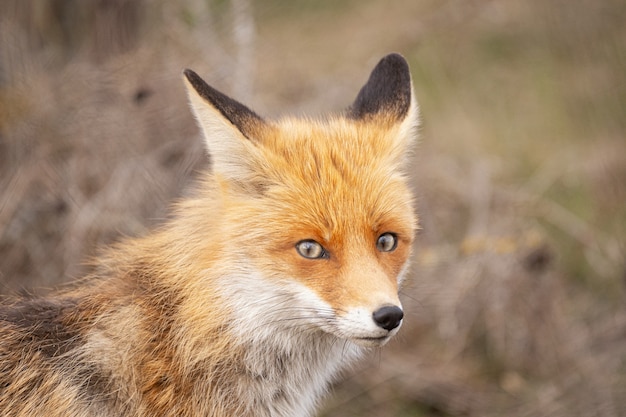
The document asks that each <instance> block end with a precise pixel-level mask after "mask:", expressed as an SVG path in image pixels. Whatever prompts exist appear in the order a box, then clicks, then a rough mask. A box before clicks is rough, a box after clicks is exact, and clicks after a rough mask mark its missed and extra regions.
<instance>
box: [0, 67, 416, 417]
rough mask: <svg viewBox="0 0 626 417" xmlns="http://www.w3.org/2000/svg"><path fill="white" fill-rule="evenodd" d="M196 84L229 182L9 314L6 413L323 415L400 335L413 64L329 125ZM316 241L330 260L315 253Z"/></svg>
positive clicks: (383, 74)
mask: <svg viewBox="0 0 626 417" xmlns="http://www.w3.org/2000/svg"><path fill="white" fill-rule="evenodd" d="M185 75H186V82H187V86H188V91H189V96H190V101H191V103H192V108H193V109H194V112H195V114H196V116H197V118H198V120H199V123H200V125H201V127H202V128H203V131H204V133H205V138H206V142H207V148H208V149H209V152H211V157H212V170H211V172H208V173H206V174H205V175H204V176H203V177H202V178H201V181H200V186H199V187H198V190H197V193H196V196H195V197H194V198H191V199H188V200H185V201H182V202H180V203H179V204H178V205H177V206H176V216H175V217H174V219H173V220H172V221H170V222H169V223H167V224H165V225H164V226H163V227H162V228H161V229H160V230H158V231H156V232H154V233H152V234H150V235H148V236H146V237H144V238H139V239H130V240H128V241H125V242H123V243H121V244H119V245H117V246H116V247H113V248H111V249H110V250H108V251H107V252H106V253H105V255H104V256H103V257H102V258H101V259H100V260H99V261H98V268H97V270H96V272H95V273H94V274H93V275H92V276H90V277H87V278H86V279H85V280H84V281H83V282H81V283H80V285H77V286H76V288H75V289H73V290H69V291H65V292H62V293H58V294H56V295H54V296H53V297H51V298H49V299H45V300H43V299H36V300H15V301H14V302H13V303H12V304H10V305H7V306H4V307H1V308H0V337H1V341H2V343H1V344H0V413H1V414H2V415H3V416H6V417H22V416H50V417H55V416H59V417H60V416H75V417H78V416H81V417H83V416H84V417H87V416H103V417H112V416H137V417H144V416H145V417H148V416H150V417H154V416H163V417H165V416H172V417H173V416H187V417H192V416H193V417H195V416H205V417H208V416H211V417H221V416H224V417H225V416H241V417H245V416H273V417H280V416H309V415H311V413H312V412H313V411H314V409H315V406H316V405H317V403H318V401H319V398H320V397H321V395H322V394H323V393H324V391H325V390H326V388H327V386H328V384H329V382H330V381H332V379H333V378H334V377H335V376H336V374H337V373H338V372H339V371H340V370H342V369H344V368H345V367H346V366H347V365H348V364H349V363H351V362H352V361H353V360H354V359H356V358H357V357H358V356H359V355H360V353H361V352H362V350H363V347H364V346H382V345H383V344H384V343H386V342H387V341H388V340H389V338H390V337H392V336H393V335H394V334H395V332H397V330H398V328H399V325H400V323H401V319H402V310H401V306H400V302H399V300H398V296H397V293H398V288H399V285H400V284H401V282H402V279H403V276H404V274H405V271H406V265H407V261H408V259H409V256H410V252H411V244H412V241H413V234H414V230H415V228H416V222H417V220H416V218H415V215H414V213H413V206H412V198H411V194H410V191H409V188H408V186H407V181H406V177H405V174H404V169H405V165H406V155H407V152H408V150H409V148H410V146H411V144H412V143H413V138H414V136H415V132H414V128H415V127H416V124H417V105H416V103H415V100H414V98H413V95H412V88H411V85H410V78H409V77H408V67H407V66H406V62H405V61H404V59H403V58H401V57H400V56H399V55H390V56H388V57H386V58H384V59H383V61H381V63H380V64H379V65H378V66H377V68H376V69H375V70H374V72H373V73H372V76H371V77H370V80H369V81H368V83H367V84H366V85H365V86H364V88H363V89H362V90H361V93H360V94H359V96H358V97H357V100H356V101H355V104H354V105H353V107H352V108H351V109H350V111H349V112H348V113H346V114H344V115H338V116H333V117H329V118H327V119H323V120H300V119H293V118H285V119H282V120H278V121H265V120H263V119H262V118H260V117H259V116H257V115H256V114H254V113H253V112H251V111H250V110H249V109H247V108H245V106H243V105H241V104H239V103H237V102H234V101H233V100H231V99H229V98H227V97H226V96H223V95H221V93H219V92H216V91H215V90H213V89H212V88H211V87H209V86H206V85H205V84H204V82H203V81H202V80H201V79H200V78H199V77H197V75H195V74H193V73H191V72H186V73H185ZM386 234H387V237H388V238H389V236H393V241H394V242H395V246H394V247H389V248H388V249H389V250H387V249H385V250H383V249H381V246H380V245H379V241H380V239H381V236H384V235H386ZM303 240H311V241H315V242H317V243H316V244H319V245H321V247H323V249H324V252H323V254H324V256H320V257H319V258H316V259H309V258H306V257H304V256H303V255H302V253H300V252H299V251H298V249H297V247H298V244H299V242H301V241H303ZM338 340H343V341H344V343H336V342H337V341H338Z"/></svg>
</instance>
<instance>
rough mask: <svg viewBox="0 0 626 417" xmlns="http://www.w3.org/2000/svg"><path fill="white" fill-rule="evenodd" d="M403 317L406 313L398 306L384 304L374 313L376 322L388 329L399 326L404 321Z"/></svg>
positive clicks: (373, 316)
mask: <svg viewBox="0 0 626 417" xmlns="http://www.w3.org/2000/svg"><path fill="white" fill-rule="evenodd" d="M402 317H404V313H403V312H402V309H401V308H400V307H398V306H384V307H381V308H379V309H378V310H376V311H374V313H373V314H372V318H373V319H374V322H375V323H376V324H377V325H378V326H379V327H382V328H383V329H385V330H387V331H391V330H393V329H395V328H396V327H398V326H399V325H400V322H401V321H402Z"/></svg>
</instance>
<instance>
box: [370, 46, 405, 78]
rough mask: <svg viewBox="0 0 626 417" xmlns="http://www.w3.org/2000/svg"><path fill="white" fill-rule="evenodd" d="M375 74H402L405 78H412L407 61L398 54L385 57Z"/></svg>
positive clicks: (377, 66)
mask: <svg viewBox="0 0 626 417" xmlns="http://www.w3.org/2000/svg"><path fill="white" fill-rule="evenodd" d="M374 72H383V73H385V74H390V73H395V74H401V75H402V76H403V78H404V77H410V75H409V74H410V73H411V72H410V69H409V63H408V62H407V61H406V59H405V58H404V57H403V56H402V55H400V54H399V53H397V52H394V53H391V54H389V55H386V56H385V57H383V58H382V59H381V60H380V62H379V63H378V65H376V68H374Z"/></svg>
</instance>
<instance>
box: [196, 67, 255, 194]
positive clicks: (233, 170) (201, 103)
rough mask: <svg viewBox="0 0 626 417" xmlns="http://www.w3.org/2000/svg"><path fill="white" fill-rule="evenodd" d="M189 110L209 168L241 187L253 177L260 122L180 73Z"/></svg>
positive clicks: (229, 100)
mask: <svg viewBox="0 0 626 417" xmlns="http://www.w3.org/2000/svg"><path fill="white" fill-rule="evenodd" d="M184 80H185V85H186V86H187V94H188V96H189V101H190V103H191V108H192V110H193V112H194V115H195V116H196V119H197V120H198V123H199V124H200V127H201V128H202V131H203V134H204V140H205V144H206V147H207V149H208V151H209V153H210V155H211V164H212V169H213V171H214V172H217V173H219V174H221V175H223V176H225V177H226V178H228V179H230V180H234V181H235V182H237V183H239V184H241V185H243V184H246V183H247V182H249V180H250V179H251V178H252V177H254V166H253V163H254V162H253V161H254V157H253V155H254V153H255V142H256V140H257V133H258V132H259V129H261V128H262V126H263V125H264V124H265V122H264V120H263V119H262V118H261V117H260V116H259V115H257V114H256V113H254V112H253V111H252V110H250V109H249V108H247V107H246V106H244V105H243V104H241V103H239V102H238V101H236V100H233V99H231V98H230V97H228V96H227V95H225V94H222V93H220V92H219V91H217V90H216V89H214V88H213V87H211V86H209V85H208V84H207V83H206V82H205V81H204V80H203V79H202V78H200V76H199V75H198V74H196V73H195V72H193V71H192V70H189V69H186V70H185V71H184Z"/></svg>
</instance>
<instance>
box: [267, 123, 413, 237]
mask: <svg viewBox="0 0 626 417" xmlns="http://www.w3.org/2000/svg"><path fill="white" fill-rule="evenodd" d="M394 133H395V132H394V130H393V129H389V128H388V127H385V128H380V127H378V126H376V125H374V124H372V123H363V122H354V121H352V120H346V119H341V118H335V119H328V120H323V121H311V120H304V121H303V120H297V119H284V120H281V121H279V122H277V123H276V124H274V125H273V128H272V129H271V130H269V132H266V134H265V136H264V137H263V138H262V139H261V141H260V142H261V143H260V146H261V148H262V153H263V158H264V159H265V160H266V164H265V167H264V169H263V171H265V172H264V173H263V175H265V176H266V178H267V180H268V181H269V183H270V184H271V185H270V186H269V187H268V190H267V197H268V198H267V200H268V203H269V204H270V205H272V207H271V208H269V211H270V212H273V213H275V214H277V215H276V216H274V218H277V219H281V220H280V223H281V224H282V225H284V227H288V228H289V230H290V232H291V233H293V231H294V229H296V228H300V229H302V230H301V233H300V234H305V233H306V234H308V235H310V236H305V237H310V238H318V239H321V240H323V241H327V242H328V241H332V240H335V241H336V240H338V239H342V240H346V239H348V238H355V237H357V236H361V237H362V236H363V235H375V234H376V233H382V232H385V231H391V232H395V233H397V234H398V235H400V236H399V237H400V238H402V239H404V240H405V241H409V242H410V240H411V239H412V235H413V230H414V228H415V223H416V219H415V218H414V214H413V209H412V197H411V193H410V192H409V190H408V186H407V184H406V180H405V177H404V175H403V174H402V172H401V170H400V169H399V168H398V167H397V166H395V164H394V163H393V153H394V151H395V150H394V149H393V143H394V140H393V135H394ZM276 211H278V213H276ZM277 226H278V225H277Z"/></svg>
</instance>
